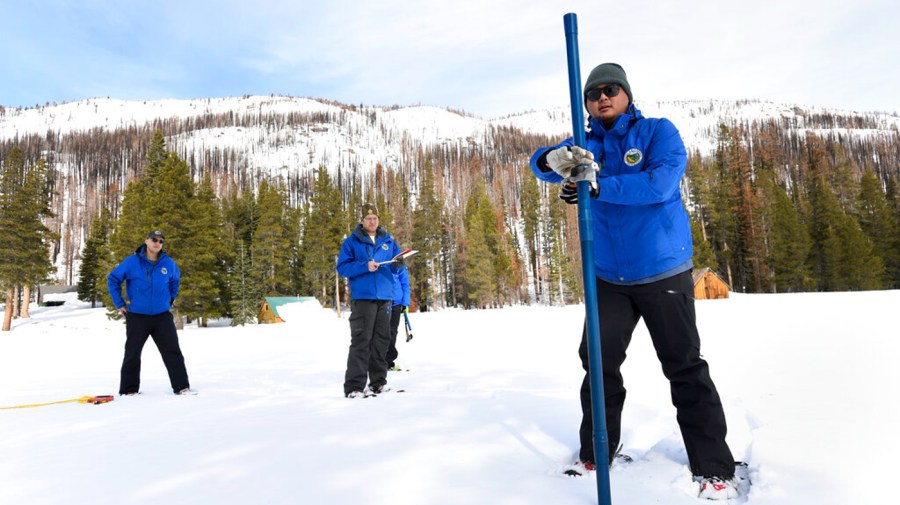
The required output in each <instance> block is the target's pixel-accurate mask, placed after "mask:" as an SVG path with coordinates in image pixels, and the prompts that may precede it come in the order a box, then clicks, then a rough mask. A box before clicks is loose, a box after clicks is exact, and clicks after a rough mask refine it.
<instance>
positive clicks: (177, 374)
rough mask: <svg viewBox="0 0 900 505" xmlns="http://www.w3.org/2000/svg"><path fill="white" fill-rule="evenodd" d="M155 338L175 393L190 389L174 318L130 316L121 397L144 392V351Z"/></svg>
mask: <svg viewBox="0 0 900 505" xmlns="http://www.w3.org/2000/svg"><path fill="white" fill-rule="evenodd" d="M147 337H153V342H154V343H156V348H157V349H159V354H160V355H162V359H163V363H164V364H165V365H166V370H167V371H168V372H169V382H170V383H171V385H172V391H174V392H176V393H177V392H179V391H181V390H182V389H184V388H189V387H190V383H189V382H188V375H187V369H186V368H185V366H184V355H182V354H181V347H179V345H178V332H177V330H176V329H175V318H174V317H173V316H172V313H171V312H168V311H167V312H163V313H161V314H156V315H152V316H148V315H145V314H136V313H134V312H127V313H126V314H125V359H124V360H122V373H121V380H120V382H119V394H120V395H123V394H127V393H137V392H138V390H140V388H141V351H143V349H144V344H145V343H146V342H147Z"/></svg>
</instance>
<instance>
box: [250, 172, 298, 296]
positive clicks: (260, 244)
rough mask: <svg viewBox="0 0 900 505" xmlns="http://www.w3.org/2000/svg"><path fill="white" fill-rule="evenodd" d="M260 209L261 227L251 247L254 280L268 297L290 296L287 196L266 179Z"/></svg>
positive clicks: (261, 187) (257, 229)
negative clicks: (286, 223) (285, 197)
mask: <svg viewBox="0 0 900 505" xmlns="http://www.w3.org/2000/svg"><path fill="white" fill-rule="evenodd" d="M257 205H258V206H259V224H258V225H257V227H256V230H255V231H254V233H253V243H252V245H251V246H250V256H251V258H252V261H253V271H254V277H255V278H256V279H257V281H258V282H259V283H260V285H261V286H263V291H264V292H265V294H266V295H267V296H269V295H284V294H288V290H289V289H290V287H289V286H290V281H289V279H288V272H289V268H288V257H287V252H288V250H289V249H290V244H289V243H288V241H287V236H286V230H285V222H284V215H285V199H284V195H283V194H282V193H281V191H280V190H279V189H278V188H277V187H276V186H274V185H270V184H269V182H268V181H266V180H265V179H264V180H262V181H260V184H259V193H258V194H257Z"/></svg>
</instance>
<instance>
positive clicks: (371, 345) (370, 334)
mask: <svg viewBox="0 0 900 505" xmlns="http://www.w3.org/2000/svg"><path fill="white" fill-rule="evenodd" d="M392 304H393V301H391V300H351V301H350V351H349V353H348V355H347V372H346V373H345V374H344V395H348V394H350V393H352V392H353V391H362V390H363V389H365V387H366V377H367V376H368V379H369V387H370V388H377V387H379V386H383V385H385V384H387V361H386V360H385V355H386V354H387V348H388V344H389V341H390V332H391V328H390V324H391V315H390V311H391V305H392Z"/></svg>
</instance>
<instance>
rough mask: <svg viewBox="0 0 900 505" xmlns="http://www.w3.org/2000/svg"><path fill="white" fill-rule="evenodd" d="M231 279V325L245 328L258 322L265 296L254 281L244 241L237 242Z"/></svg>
mask: <svg viewBox="0 0 900 505" xmlns="http://www.w3.org/2000/svg"><path fill="white" fill-rule="evenodd" d="M228 279H229V291H230V292H231V293H232V297H231V301H230V304H229V305H230V309H231V325H232V326H239V325H240V326H244V325H245V324H248V323H252V322H254V321H256V315H257V313H258V311H259V307H260V306H261V304H262V298H263V294H262V293H261V292H260V289H259V286H258V285H257V283H256V281H255V280H254V279H253V266H252V265H251V263H250V254H249V253H248V252H247V247H246V245H245V244H244V242H243V241H242V240H239V241H238V242H237V252H236V255H235V262H234V269H233V271H232V273H231V275H230V276H229V277H228Z"/></svg>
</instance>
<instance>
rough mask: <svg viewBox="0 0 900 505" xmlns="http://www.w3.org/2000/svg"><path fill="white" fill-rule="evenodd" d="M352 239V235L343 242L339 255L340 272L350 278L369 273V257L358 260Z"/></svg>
mask: <svg viewBox="0 0 900 505" xmlns="http://www.w3.org/2000/svg"><path fill="white" fill-rule="evenodd" d="M351 240H352V238H351V237H347V240H344V243H343V244H341V252H340V254H339V255H338V262H337V272H338V274H340V275H341V277H346V278H348V279H352V278H353V277H356V276H358V275H362V274H366V273H369V260H368V259H367V258H363V260H362V261H360V260H357V258H356V254H355V253H354V250H353V245H352V244H351V243H350V241H351Z"/></svg>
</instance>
